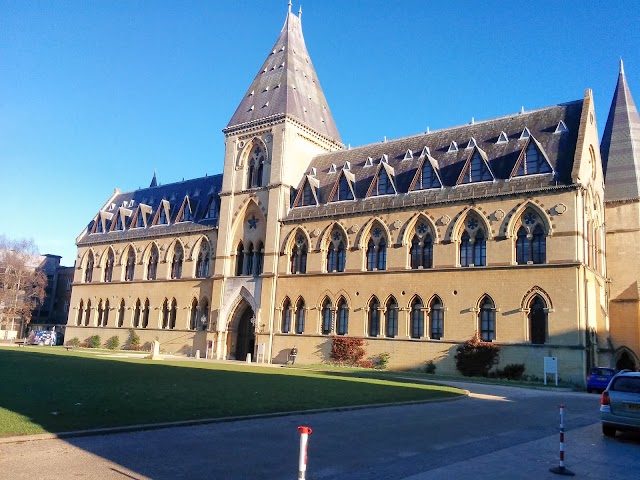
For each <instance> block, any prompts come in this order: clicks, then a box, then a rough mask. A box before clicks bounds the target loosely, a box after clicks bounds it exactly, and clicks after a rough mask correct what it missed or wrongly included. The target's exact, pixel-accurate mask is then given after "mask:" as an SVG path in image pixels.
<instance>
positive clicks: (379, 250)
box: [367, 226, 387, 271]
mask: <svg viewBox="0 0 640 480" xmlns="http://www.w3.org/2000/svg"><path fill="white" fill-rule="evenodd" d="M386 268H387V243H386V241H385V237H384V234H383V232H382V228H381V227H379V226H375V227H374V228H373V229H372V231H371V237H370V238H369V242H368V243H367V270H369V271H372V270H386Z"/></svg>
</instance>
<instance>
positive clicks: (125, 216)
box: [111, 207, 133, 232]
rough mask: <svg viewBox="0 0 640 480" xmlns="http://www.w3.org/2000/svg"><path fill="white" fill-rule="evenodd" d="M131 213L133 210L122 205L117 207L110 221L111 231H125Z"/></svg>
mask: <svg viewBox="0 0 640 480" xmlns="http://www.w3.org/2000/svg"><path fill="white" fill-rule="evenodd" d="M132 213H133V212H132V211H131V210H129V209H128V208H124V207H120V208H118V210H117V211H116V213H115V215H114V218H113V220H112V222H111V231H112V232H118V231H120V232H123V231H125V230H126V229H127V227H128V226H129V220H130V218H131V214H132Z"/></svg>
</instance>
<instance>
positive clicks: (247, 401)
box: [0, 347, 462, 436]
mask: <svg viewBox="0 0 640 480" xmlns="http://www.w3.org/2000/svg"><path fill="white" fill-rule="evenodd" d="M105 355H109V354H105ZM0 368H1V370H0V371H1V372H2V373H1V377H0V436H6V435H26V434H33V433H43V432H65V431H72V430H83V429H91V428H101V427H112V426H121V425H133V424H142V423H157V422H171V421H179V420H195V419H203V418H223V417H235V416H243V415H251V414H260V413H275V412H287V411H297V410H309V409H316V408H328V407H341V406H345V407H346V406H353V405H363V404H379V403H391V402H405V401H413V400H428V399H436V398H451V397H455V396H458V395H460V394H462V392H461V391H460V390H458V389H455V388H450V387H441V386H435V385H427V384H423V383H420V382H418V381H417V382H416V383H412V382H407V381H406V380H403V381H394V380H390V379H380V378H359V377H358V375H359V374H358V373H357V372H349V371H346V372H338V373H336V372H331V371H323V372H321V371H309V370H297V369H291V368H271V367H258V366H255V365H253V366H248V365H246V366H245V365H235V364H226V363H208V362H194V361H180V362H171V361H159V362H158V361H151V360H146V359H138V358H136V359H128V358H114V357H111V356H97V355H95V354H94V353H87V352H84V351H71V352H66V351H65V350H64V349H62V348H45V347H40V348H35V347H34V348H1V349H0Z"/></svg>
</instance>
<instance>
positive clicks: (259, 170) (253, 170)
mask: <svg viewBox="0 0 640 480" xmlns="http://www.w3.org/2000/svg"><path fill="white" fill-rule="evenodd" d="M264 161H265V155H264V151H263V150H262V148H261V147H260V146H256V147H254V149H253V150H252V151H251V154H250V155H249V169H248V170H247V188H255V187H261V186H262V176H263V173H264Z"/></svg>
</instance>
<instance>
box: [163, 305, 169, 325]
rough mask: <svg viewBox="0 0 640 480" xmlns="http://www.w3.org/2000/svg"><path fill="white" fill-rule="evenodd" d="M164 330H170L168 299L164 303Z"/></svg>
mask: <svg viewBox="0 0 640 480" xmlns="http://www.w3.org/2000/svg"><path fill="white" fill-rule="evenodd" d="M162 328H163V329H164V330H166V329H168V328H169V300H167V299H166V298H165V299H164V302H162Z"/></svg>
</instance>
